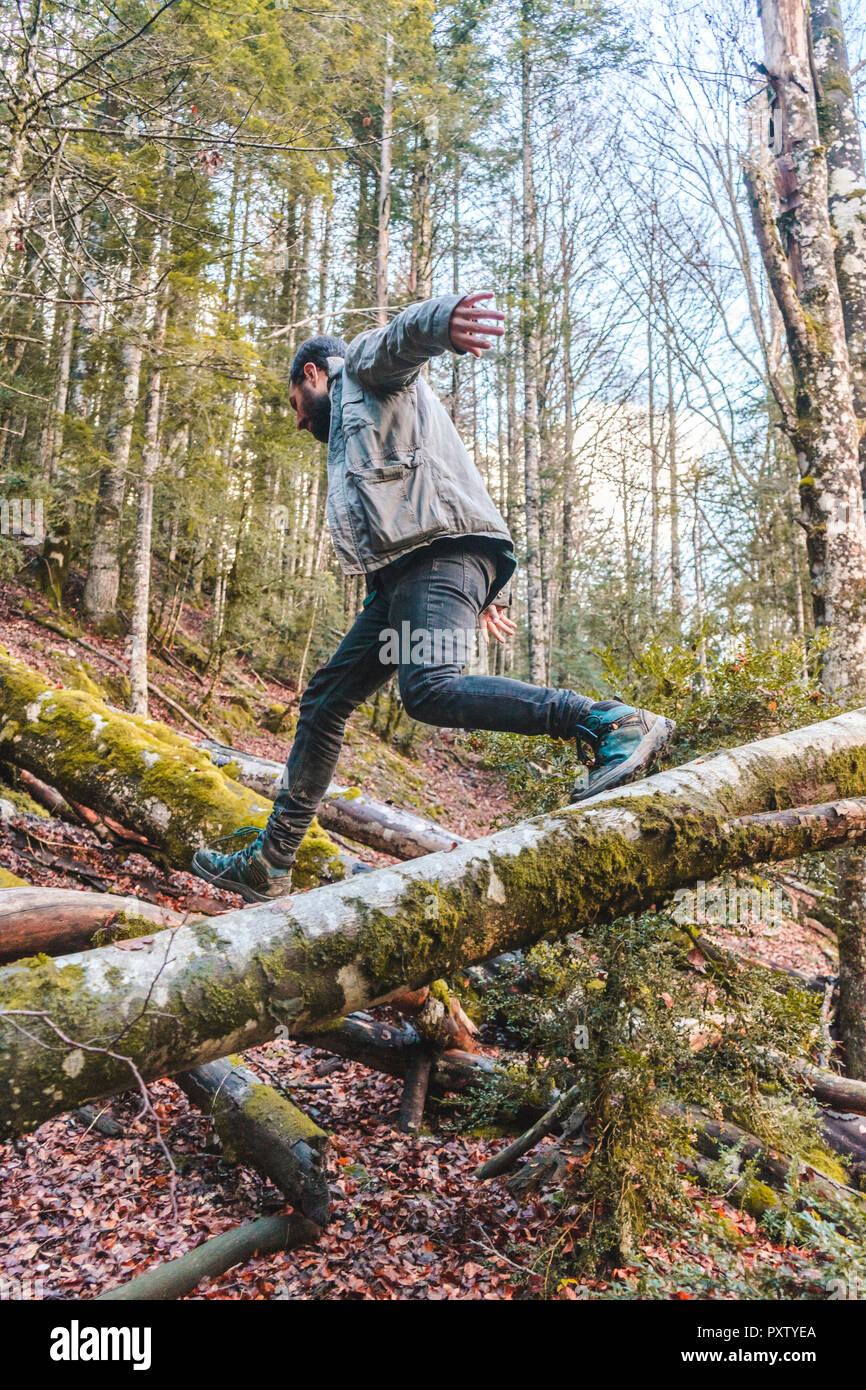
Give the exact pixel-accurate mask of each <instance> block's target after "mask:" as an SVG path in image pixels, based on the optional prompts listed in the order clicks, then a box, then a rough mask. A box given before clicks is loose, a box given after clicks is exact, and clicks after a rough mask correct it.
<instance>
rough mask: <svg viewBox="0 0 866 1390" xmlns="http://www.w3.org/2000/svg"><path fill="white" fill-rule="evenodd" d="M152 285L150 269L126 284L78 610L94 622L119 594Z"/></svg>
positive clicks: (112, 608)
mask: <svg viewBox="0 0 866 1390" xmlns="http://www.w3.org/2000/svg"><path fill="white" fill-rule="evenodd" d="M151 283H152V267H151V266H150V265H146V267H145V268H144V269H143V271H142V272H141V274H139V275H138V276H136V277H134V278H133V279H132V280H131V281H130V285H129V292H130V295H131V296H132V308H131V310H130V315H129V321H128V323H127V325H126V338H125V341H124V344H123V349H122V352H121V370H122V375H123V388H122V394H121V399H120V404H119V407H118V410H117V416H116V419H115V421H114V424H113V426H112V435H113V437H112V439H111V443H110V449H111V462H110V464H108V465H107V466H106V467H105V468H104V469H103V470H102V474H101V476H100V479H99V496H98V499H97V503H96V515H95V516H94V519H93V544H92V546H91V548H90V557H89V560H88V564H87V579H86V581H85V584H84V595H83V601H82V603H83V609H84V612H85V613H86V615H87V617H88V618H89V619H90V620H91V622H93V623H97V624H102V623H105V622H107V621H108V620H110V619H111V618H112V617H113V616H114V614H115V612H116V609H117V595H118V592H119V590H120V542H121V528H122V519H123V499H124V496H125V493H126V475H127V471H128V469H129V456H130V450H131V447H132V431H133V426H134V423H135V413H136V409H137V407H138V389H139V382H140V380H141V364H142V360H143V358H144V338H143V332H142V329H143V324H144V314H143V307H144V301H145V297H146V295H147V293H148V290H149V288H150V287H151Z"/></svg>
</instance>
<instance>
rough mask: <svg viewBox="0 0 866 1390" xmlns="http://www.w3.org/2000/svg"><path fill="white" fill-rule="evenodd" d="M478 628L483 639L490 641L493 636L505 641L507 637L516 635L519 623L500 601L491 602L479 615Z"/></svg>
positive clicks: (497, 639)
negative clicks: (508, 613) (513, 619)
mask: <svg viewBox="0 0 866 1390" xmlns="http://www.w3.org/2000/svg"><path fill="white" fill-rule="evenodd" d="M478 628H479V631H480V633H481V639H482V641H484V642H488V641H489V640H490V638H491V637H493V638H495V640H496V641H497V642H505V640H506V638H508V637H513V636H514V634H515V632H516V631H517V624H516V623H513V622H512V621H511V619H510V618H509V617H508V615H507V613H506V611H505V609H504V608H502V607H501V606H500V605H499V604H498V603H491V604H490V606H489V607H488V608H485V609H483V611H482V612H481V614H480V615H479V618H478Z"/></svg>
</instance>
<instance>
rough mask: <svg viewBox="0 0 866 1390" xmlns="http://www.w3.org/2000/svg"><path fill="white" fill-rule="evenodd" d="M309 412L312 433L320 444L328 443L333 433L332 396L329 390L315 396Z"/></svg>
mask: <svg viewBox="0 0 866 1390" xmlns="http://www.w3.org/2000/svg"><path fill="white" fill-rule="evenodd" d="M307 413H308V415H309V417H310V434H311V435H312V436H313V438H314V439H318V441H319V443H320V444H327V442H328V439H329V437H330V433H331V397H330V396H329V395H328V393H327V391H324V392H323V393H322V395H321V396H313V398H312V400H311V401H310V402H309V406H308V410H307Z"/></svg>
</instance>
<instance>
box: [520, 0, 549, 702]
mask: <svg viewBox="0 0 866 1390" xmlns="http://www.w3.org/2000/svg"><path fill="white" fill-rule="evenodd" d="M524 8H525V7H524ZM528 45H529V39H528V36H527V35H524V49H523V53H522V55H521V60H520V78H521V81H520V97H521V130H522V135H521V139H522V169H523V268H522V282H523V283H522V308H523V468H524V509H525V516H526V558H525V562H524V568H525V571H526V608H527V615H526V620H527V628H528V634H529V679H530V680H531V681H532V682H533V683H534V684H535V685H545V684H546V683H547V635H546V632H545V627H544V591H543V588H542V579H541V472H540V464H539V430H538V327H537V315H538V283H537V277H536V249H537V248H536V242H537V236H538V233H537V227H536V207H535V185H534V170H533V148H532V81H533V72H532V59H531V55H530V52H529V46H528Z"/></svg>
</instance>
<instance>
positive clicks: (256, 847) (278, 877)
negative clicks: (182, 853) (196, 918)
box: [192, 825, 292, 903]
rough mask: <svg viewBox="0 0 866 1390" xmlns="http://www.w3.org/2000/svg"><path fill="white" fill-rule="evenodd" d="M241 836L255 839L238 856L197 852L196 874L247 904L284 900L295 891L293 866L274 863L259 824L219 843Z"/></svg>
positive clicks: (213, 850) (194, 868)
mask: <svg viewBox="0 0 866 1390" xmlns="http://www.w3.org/2000/svg"><path fill="white" fill-rule="evenodd" d="M239 835H253V836H254V837H255V838H254V839H253V840H252V841H251V842H250V844H248V845H246V846H245V847H244V848H243V849H238V850H235V852H234V854H219V853H218V852H217V851H216V850H215V849H199V850H196V852H195V854H194V855H193V857H192V869H193V873H196V874H198V876H199V878H205V879H207V881H208V883H212V884H213V885H214V887H215V888H225V889H226V891H227V892H229V893H239V894H240V896H241V897H242V898H243V900H244V902H247V903H267V902H270V901H271V900H272V899H273V898H283V897H285V896H286V894H288V893H291V891H292V866H291V864H288V865H285V866H283V865H279V864H274V863H273V862H272V861H271V859H270V857H269V855H268V853H267V851H266V850H265V848H264V844H265V832H264V830H260V829H259V828H258V826H256V825H245V826H244V827H243V828H242V829H241V830H235V831H234V832H233V834H231V835H225V836H223V839H222V840H217V842H216V843H217V844H222V843H223V842H224V841H225V840H234V839H236V838H237V837H238V836H239Z"/></svg>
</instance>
